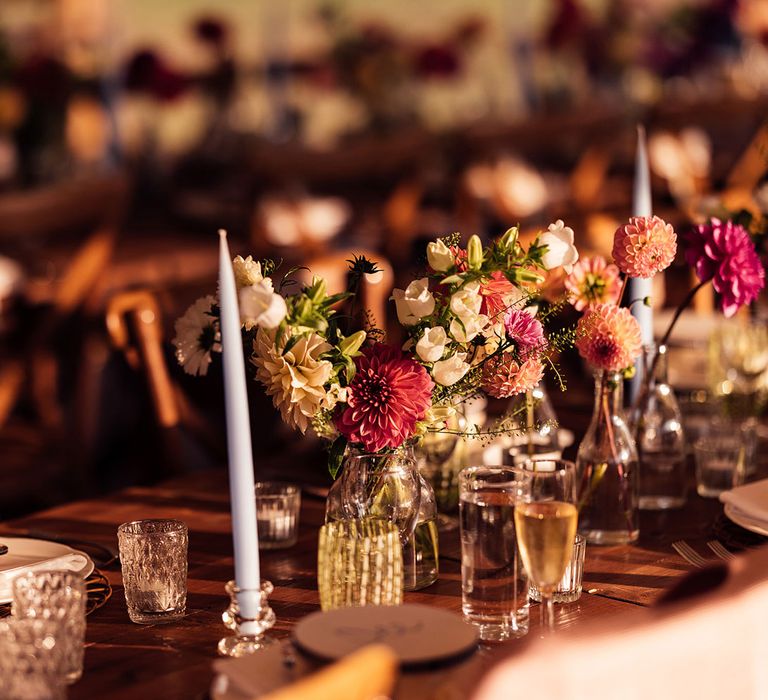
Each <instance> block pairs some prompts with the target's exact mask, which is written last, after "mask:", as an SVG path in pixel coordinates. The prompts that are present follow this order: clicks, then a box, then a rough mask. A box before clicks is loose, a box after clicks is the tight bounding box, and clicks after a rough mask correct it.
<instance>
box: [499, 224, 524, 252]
mask: <svg viewBox="0 0 768 700" xmlns="http://www.w3.org/2000/svg"><path fill="white" fill-rule="evenodd" d="M519 233H520V231H519V230H518V228H517V226H513V227H512V228H508V229H507V232H506V233H505V234H504V235H503V236H502V237H501V238H500V239H499V247H500V248H501V249H502V250H504V251H512V250H514V249H515V246H517V237H518V235H519Z"/></svg>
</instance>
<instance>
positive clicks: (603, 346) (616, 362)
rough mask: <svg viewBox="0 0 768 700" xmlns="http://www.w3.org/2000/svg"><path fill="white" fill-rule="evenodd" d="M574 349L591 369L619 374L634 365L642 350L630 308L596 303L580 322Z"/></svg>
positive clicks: (641, 341) (636, 325)
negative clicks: (576, 349) (575, 348)
mask: <svg viewBox="0 0 768 700" xmlns="http://www.w3.org/2000/svg"><path fill="white" fill-rule="evenodd" d="M576 347H577V348H578V350H579V354H580V355H581V356H582V357H583V358H584V359H585V360H586V361H587V362H589V363H590V364H591V365H592V366H593V367H596V368H597V369H604V370H606V371H608V372H620V371H621V370H623V369H626V368H627V367H630V366H631V365H633V364H634V362H635V359H636V358H637V356H638V355H639V354H640V350H641V349H642V347H643V340H642V337H641V335H640V325H639V324H638V322H637V319H635V318H634V317H633V316H632V314H631V313H630V311H629V309H625V308H621V307H619V306H615V305H614V304H598V305H597V306H593V307H591V308H589V309H587V311H586V312H585V313H584V315H583V316H582V317H581V318H580V319H579V322H578V324H577V325H576Z"/></svg>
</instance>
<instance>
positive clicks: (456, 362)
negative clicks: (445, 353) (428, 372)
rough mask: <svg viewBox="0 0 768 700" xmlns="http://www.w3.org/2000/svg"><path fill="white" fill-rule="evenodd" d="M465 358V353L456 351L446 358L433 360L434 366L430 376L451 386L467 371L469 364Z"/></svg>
mask: <svg viewBox="0 0 768 700" xmlns="http://www.w3.org/2000/svg"><path fill="white" fill-rule="evenodd" d="M466 358H467V353H465V352H457V353H456V354H455V355H452V356H451V357H449V358H448V359H447V360H440V361H439V362H435V366H434V367H433V368H432V376H433V377H434V378H435V381H436V382H437V383H438V384H442V385H443V386H451V385H452V384H455V383H456V382H458V381H459V380H460V379H461V378H462V377H463V376H464V375H465V374H466V373H467V372H469V364H468V363H467V362H465V361H464V360H466Z"/></svg>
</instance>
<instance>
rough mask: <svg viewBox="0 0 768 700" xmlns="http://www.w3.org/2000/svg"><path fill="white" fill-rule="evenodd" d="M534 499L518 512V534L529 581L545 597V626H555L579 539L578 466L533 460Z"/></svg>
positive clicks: (529, 467)
mask: <svg viewBox="0 0 768 700" xmlns="http://www.w3.org/2000/svg"><path fill="white" fill-rule="evenodd" d="M523 468H524V469H525V470H526V471H527V473H528V474H529V475H530V479H531V484H530V495H529V496H528V497H527V498H525V499H524V502H523V503H520V504H518V506H517V507H516V508H515V516H514V517H515V530H516V532H517V542H518V546H519V548H520V556H521V557H522V559H523V564H524V566H525V570H526V571H527V572H528V577H529V578H530V580H531V581H532V582H533V583H534V584H535V585H536V587H537V588H538V589H539V591H540V593H541V603H542V605H541V610H542V623H543V624H546V627H547V629H549V631H552V630H553V629H554V626H555V618H554V608H553V600H552V596H553V594H554V592H555V589H556V588H557V585H558V584H559V583H560V580H561V579H562V578H563V574H564V573H565V569H566V567H567V566H568V562H569V561H570V558H571V553H572V551H573V542H574V538H575V537H576V524H577V520H578V510H577V509H576V466H575V465H574V464H573V462H567V461H565V460H559V459H538V460H536V459H535V460H530V461H528V462H526V463H525V464H524V465H523Z"/></svg>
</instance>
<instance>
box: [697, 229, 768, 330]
mask: <svg viewBox="0 0 768 700" xmlns="http://www.w3.org/2000/svg"><path fill="white" fill-rule="evenodd" d="M686 244H687V246H688V247H687V249H686V251H685V261H686V262H687V263H688V264H689V265H691V266H692V267H693V268H694V269H695V270H696V275H697V276H698V278H699V279H700V280H701V281H702V282H706V281H708V280H712V286H713V287H714V288H715V291H716V292H717V293H718V294H719V295H720V308H721V309H722V310H723V314H725V316H726V317H730V316H733V314H735V313H736V311H737V310H738V309H739V307H741V306H743V305H744V304H749V303H750V302H751V301H754V300H755V299H756V298H757V295H758V294H759V293H760V290H761V289H762V288H763V287H764V286H765V270H764V269H763V266H762V265H761V263H760V258H759V257H758V255H757V253H756V252H755V248H754V245H753V244H752V239H751V238H750V237H749V234H748V233H747V231H746V230H745V229H744V227H743V226H739V225H738V224H734V223H733V222H732V221H726V222H725V223H723V222H722V221H720V220H719V219H712V220H711V221H710V222H709V223H708V224H702V225H700V226H697V227H696V228H694V229H693V231H691V232H690V233H689V234H688V235H687V236H686Z"/></svg>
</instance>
